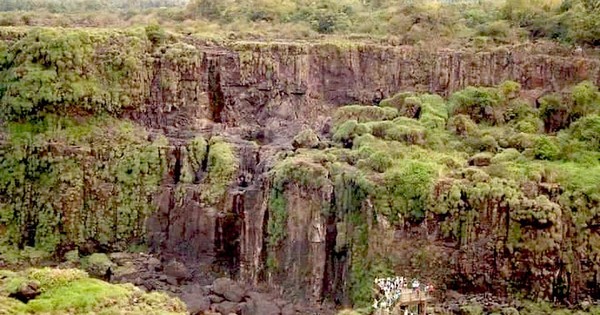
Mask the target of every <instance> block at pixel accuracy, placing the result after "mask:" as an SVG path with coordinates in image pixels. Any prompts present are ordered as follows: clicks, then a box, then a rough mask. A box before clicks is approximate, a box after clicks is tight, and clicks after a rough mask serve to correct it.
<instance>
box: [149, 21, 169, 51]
mask: <svg viewBox="0 0 600 315" xmlns="http://www.w3.org/2000/svg"><path fill="white" fill-rule="evenodd" d="M145 30H146V36H147V37H148V40H149V41H150V42H152V44H153V45H155V46H159V45H161V44H163V43H164V41H165V37H166V34H165V30H164V29H163V28H162V27H161V26H160V25H158V24H151V25H148V26H146V28H145Z"/></svg>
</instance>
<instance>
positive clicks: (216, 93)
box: [208, 57, 225, 123]
mask: <svg viewBox="0 0 600 315" xmlns="http://www.w3.org/2000/svg"><path fill="white" fill-rule="evenodd" d="M208 102H209V109H210V114H211V118H212V120H213V121H214V122H217V123H221V122H223V121H222V117H221V113H222V111H223V109H224V108H225V96H224V94H223V90H222V89H221V69H220V62H219V59H218V58H211V57H209V59H208Z"/></svg>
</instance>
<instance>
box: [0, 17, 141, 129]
mask: <svg viewBox="0 0 600 315" xmlns="http://www.w3.org/2000/svg"><path fill="white" fill-rule="evenodd" d="M107 35H108V34H103V33H102V32H87V31H83V30H56V29H37V30H32V31H30V32H27V33H26V35H25V36H23V37H22V38H19V39H17V40H16V41H14V42H12V43H9V44H8V46H7V47H5V49H6V50H5V52H4V53H3V55H4V56H5V57H4V58H2V59H0V60H1V61H2V62H3V63H2V64H1V69H2V70H1V71H0V86H2V88H1V89H0V115H1V116H2V117H4V118H6V119H11V120H17V119H21V118H24V117H29V116H33V117H35V116H39V115H41V114H44V113H62V114H64V113H72V112H91V113H103V112H107V113H118V112H119V111H120V110H121V109H122V108H127V107H129V106H132V105H133V104H141V103H142V102H141V100H140V99H141V98H143V97H144V94H145V93H143V92H142V91H143V90H144V88H145V86H144V84H149V82H144V81H143V80H144V79H143V78H144V77H145V75H144V74H143V73H144V71H146V70H145V68H144V66H145V65H144V58H145V55H144V53H145V42H144V37H141V36H139V35H134V36H131V35H129V36H122V35H118V36H117V37H113V36H114V35H115V34H111V35H112V36H107ZM111 37H112V39H111ZM109 40H112V41H118V42H120V43H121V45H118V47H122V49H120V50H119V51H115V50H112V51H104V50H100V52H99V53H98V54H97V52H98V50H97V48H98V47H99V46H101V45H102V44H103V43H106V42H107V41H109ZM113 47H117V46H113ZM132 78H136V79H137V80H131V79H132ZM136 81H137V82H136Z"/></svg>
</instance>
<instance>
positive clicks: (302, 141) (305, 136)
mask: <svg viewBox="0 0 600 315" xmlns="http://www.w3.org/2000/svg"><path fill="white" fill-rule="evenodd" d="M318 145H319V136H317V134H316V133H315V132H314V131H313V130H312V129H305V130H302V131H301V132H300V133H298V134H297V135H296V136H295V137H294V140H293V141H292V146H293V147H294V148H296V149H297V148H306V149H310V148H316V147H317V146H318Z"/></svg>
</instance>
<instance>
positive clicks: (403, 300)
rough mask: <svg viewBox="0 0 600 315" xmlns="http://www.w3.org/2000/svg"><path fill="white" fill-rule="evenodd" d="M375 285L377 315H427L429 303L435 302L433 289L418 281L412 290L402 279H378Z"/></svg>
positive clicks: (415, 281)
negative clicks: (432, 293) (432, 294)
mask: <svg viewBox="0 0 600 315" xmlns="http://www.w3.org/2000/svg"><path fill="white" fill-rule="evenodd" d="M375 284H376V286H375V302H374V304H373V307H374V308H375V310H376V311H375V313H374V314H375V315H417V314H418V315H426V314H427V303H429V302H431V301H433V297H432V296H431V294H430V293H431V292H432V290H433V287H432V286H429V285H426V286H424V285H421V284H420V283H419V282H418V281H417V280H414V284H412V285H411V287H410V288H409V287H408V281H407V279H405V278H402V277H393V278H386V279H377V280H376V281H375Z"/></svg>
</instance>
